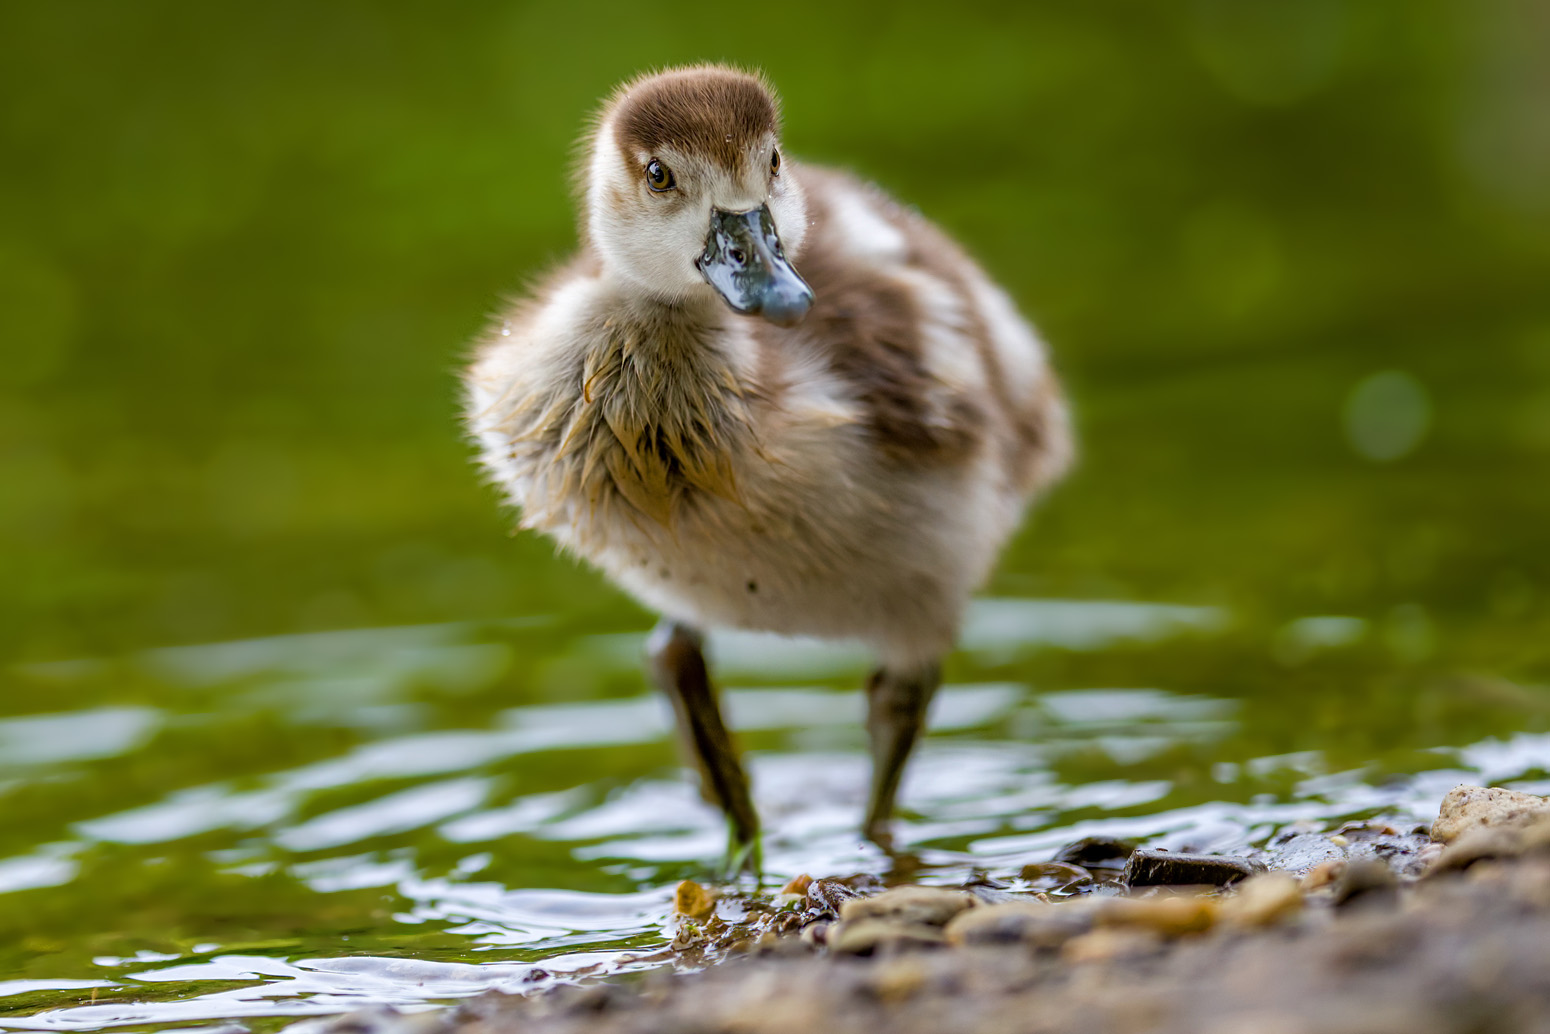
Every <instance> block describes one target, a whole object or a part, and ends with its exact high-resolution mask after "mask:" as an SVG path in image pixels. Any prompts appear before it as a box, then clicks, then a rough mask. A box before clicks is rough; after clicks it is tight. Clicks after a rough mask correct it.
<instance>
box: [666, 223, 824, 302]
mask: <svg viewBox="0 0 1550 1034" xmlns="http://www.w3.org/2000/svg"><path fill="white" fill-rule="evenodd" d="M694 264H695V266H697V267H698V268H699V271H700V273H701V274H702V275H703V276H704V277H705V279H706V281H707V282H708V283H709V284H710V286H712V287H714V288H715V289H716V291H717V292H718V293H719V294H720V295H721V297H723V298H725V299H726V300H727V304H728V305H730V306H732V308H733V309H735V310H737V311H738V312H741V313H743V314H745V315H748V316H763V317H764V318H765V319H767V320H769V321H770V322H771V323H774V324H777V325H778V326H782V327H794V326H796V325H797V324H798V323H801V322H802V317H803V316H806V315H807V310H808V309H811V308H812V307H813V289H812V288H810V287H808V286H807V283H806V282H805V281H804V280H803V279H802V278H801V277H800V276H798V275H797V271H796V270H795V269H793V268H791V263H789V262H787V261H786V256H785V253H784V252H782V251H781V248H780V238H779V237H778V236H776V234H775V221H774V220H773V219H771V218H770V208H769V206H768V205H760V206H759V207H758V208H755V209H753V210H751V211H748V212H723V211H722V210H720V209H719V208H718V209H717V210H716V211H714V212H712V213H711V217H710V236H708V237H706V238H705V252H704V254H702V255H701V256H700V257H699V258H697V259H695V260H694Z"/></svg>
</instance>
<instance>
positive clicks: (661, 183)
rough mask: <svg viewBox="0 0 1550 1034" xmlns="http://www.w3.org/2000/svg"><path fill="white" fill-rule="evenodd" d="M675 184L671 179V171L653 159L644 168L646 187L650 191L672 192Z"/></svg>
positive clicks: (675, 181)
mask: <svg viewBox="0 0 1550 1034" xmlns="http://www.w3.org/2000/svg"><path fill="white" fill-rule="evenodd" d="M677 182H678V181H677V180H675V179H673V172H672V170H671V169H669V168H668V167H667V166H666V165H663V164H662V163H661V162H659V161H657V160H656V159H655V158H653V159H651V162H650V164H648V165H647V166H646V185H647V186H648V187H650V188H651V189H652V190H655V191H663V190H672V189H673V187H674V186H675V185H676V184H677Z"/></svg>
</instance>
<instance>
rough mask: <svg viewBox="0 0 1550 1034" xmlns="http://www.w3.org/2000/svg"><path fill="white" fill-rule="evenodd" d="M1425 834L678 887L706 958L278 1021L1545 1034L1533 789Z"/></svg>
mask: <svg viewBox="0 0 1550 1034" xmlns="http://www.w3.org/2000/svg"><path fill="white" fill-rule="evenodd" d="M1431 832H1432V833H1434V834H1435V837H1433V836H1432V835H1429V834H1428V833H1427V832H1426V831H1416V830H1410V831H1404V830H1397V829H1393V828H1391V827H1386V826H1384V825H1382V824H1381V823H1373V824H1367V825H1363V826H1360V827H1353V828H1351V829H1347V830H1344V831H1339V832H1336V833H1329V834H1323V833H1321V834H1311V833H1310V834H1301V835H1300V838H1299V837H1291V838H1285V839H1284V841H1283V842H1282V843H1281V844H1280V845H1279V846H1276V847H1273V848H1271V849H1269V850H1267V851H1266V852H1264V853H1263V854H1262V855H1260V856H1255V857H1251V858H1241V859H1221V858H1209V857H1206V858H1198V857H1197V858H1190V857H1187V856H1171V857H1169V856H1166V853H1164V852H1143V851H1133V852H1130V853H1129V854H1124V853H1123V852H1122V851H1120V850H1118V849H1117V848H1116V847H1115V846H1114V845H1112V844H1109V845H1104V844H1096V843H1085V844H1078V845H1072V846H1071V847H1070V848H1067V849H1066V850H1065V851H1063V852H1062V853H1061V855H1060V856H1057V858H1058V860H1039V861H1035V862H1032V863H1031V864H1030V866H1029V868H1028V869H1026V870H1024V873H1023V876H1022V878H1020V879H1019V880H1017V881H1012V883H1011V885H1010V886H1007V885H1001V886H997V885H994V884H993V883H991V882H989V881H986V882H984V883H982V884H977V885H974V886H969V887H965V888H962V889H952V888H930V887H899V888H892V889H889V890H874V889H873V888H870V887H867V886H865V881H856V880H852V881H849V882H845V881H834V880H808V881H794V883H793V885H791V886H789V887H788V888H786V893H785V894H784V895H779V896H777V897H776V898H775V899H773V900H769V901H763V902H749V901H731V900H729V901H725V902H717V901H716V900H715V895H714V894H713V892H710V891H708V890H707V889H706V888H700V887H698V886H697V885H694V884H686V885H685V886H684V887H683V888H680V893H679V896H678V908H679V910H680V913H681V914H680V916H679V920H678V921H679V927H678V928H679V936H678V938H677V939H676V940H675V943H674V947H673V948H672V949H670V950H672V951H674V952H676V953H678V955H679V956H680V958H681V960H683V961H685V962H693V961H695V960H699V961H702V962H705V963H714V964H708V965H706V968H704V969H703V970H701V971H699V972H692V973H668V972H662V973H658V974H655V975H652V976H648V977H647V978H645V979H643V980H640V981H636V982H606V981H605V982H598V983H594V984H590V985H586V986H578V987H562V988H558V989H555V990H552V991H549V992H546V993H542V994H536V995H532V996H526V997H523V996H512V995H500V994H488V995H485V996H483V997H481V998H478V999H474V1000H471V1001H469V1002H466V1003H464V1004H462V1005H460V1006H457V1007H455V1008H451V1009H446V1010H440V1011H435V1012H428V1013H418V1014H412V1015H403V1014H398V1013H395V1012H392V1011H391V1010H372V1011H365V1012H360V1013H354V1014H350V1015H349V1016H344V1017H339V1018H336V1019H333V1020H328V1021H311V1022H309V1023H305V1024H297V1025H295V1026H294V1027H292V1028H291V1030H292V1031H294V1032H296V1034H323V1032H326V1034H517V1032H530V1031H531V1032H545V1034H550V1032H552V1034H561V1032H578V1034H579V1032H582V1031H585V1032H587V1034H627V1032H628V1034H646V1032H661V1031H685V1032H689V1031H693V1032H706V1034H710V1032H728V1034H732V1032H737V1034H758V1032H771V1034H774V1032H791V1031H796V1032H803V1034H806V1032H816V1031H825V1032H828V1031H833V1032H850V1031H855V1032H866V1034H877V1032H878V1031H885V1030H886V1031H890V1032H895V1031H902V1032H912V1031H922V1032H925V1031H986V1032H989V1031H1014V1030H1015V1031H1027V1032H1051V1034H1054V1032H1062V1034H1064V1032H1086V1031H1113V1032H1117V1034H1126V1032H1138V1034H1139V1032H1143V1031H1156V1032H1175V1031H1177V1032H1185V1031H1188V1032H1190V1034H1237V1032H1256V1034H1304V1032H1306V1034H1315V1032H1318V1034H1343V1032H1351V1034H1357V1032H1361V1034H1389V1032H1393V1034H1401V1032H1403V1034H1418V1032H1419V1034H1429V1032H1438V1034H1442V1032H1449V1034H1451V1032H1459V1034H1465V1032H1469V1034H1486V1032H1491V1034H1496V1032H1514V1031H1534V1032H1550V812H1547V804H1546V802H1545V801H1544V800H1543V799H1541V798H1537V797H1530V796H1528V795H1524V794H1517V793H1514V792H1512V791H1508V790H1494V789H1487V788H1482V787H1460V788H1459V789H1457V790H1455V791H1453V792H1452V793H1450V794H1449V795H1448V797H1447V799H1446V800H1445V801H1444V802H1443V804H1442V807H1441V810H1440V814H1439V818H1438V821H1437V822H1436V823H1434V824H1433V826H1432V827H1431ZM1084 852H1085V853H1084ZM1082 859H1086V861H1087V864H1086V865H1083V864H1082V862H1081V860H1082ZM1116 861H1123V862H1124V863H1125V864H1124V867H1123V868H1118V867H1117V866H1115V865H1114V864H1113V863H1114V862H1116ZM1100 862H1107V863H1108V864H1107V866H1105V865H1102V864H1100ZM1054 880H1063V881H1064V882H1061V883H1060V884H1059V886H1058V887H1052V888H1051V889H1048V890H1040V889H1035V887H1036V885H1037V884H1039V883H1040V882H1041V881H1042V882H1044V883H1050V882H1051V881H1054ZM858 884H859V885H858ZM724 915H730V916H733V917H734V918H731V919H728V918H723V916H724ZM717 960H720V961H717Z"/></svg>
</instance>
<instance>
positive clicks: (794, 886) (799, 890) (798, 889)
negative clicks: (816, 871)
mask: <svg viewBox="0 0 1550 1034" xmlns="http://www.w3.org/2000/svg"><path fill="white" fill-rule="evenodd" d="M812 885H813V878H812V877H811V876H809V875H808V874H807V873H805V872H804V873H803V874H802V875H800V876H795V877H793V878H792V879H791V882H789V883H787V884H786V885H785V886H784V887H782V888H780V892H781V893H782V894H800V895H802V896H804V897H805V896H806V895H807V888H808V887H811V886H812Z"/></svg>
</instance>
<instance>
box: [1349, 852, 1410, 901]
mask: <svg viewBox="0 0 1550 1034" xmlns="http://www.w3.org/2000/svg"><path fill="white" fill-rule="evenodd" d="M1398 893H1399V881H1398V880H1397V879H1395V878H1394V871H1393V870H1392V869H1390V868H1389V867H1388V866H1387V865H1385V864H1384V863H1382V862H1379V861H1374V860H1372V859H1365V860H1362V861H1355V862H1351V863H1350V864H1349V865H1347V866H1346V867H1345V871H1344V872H1342V873H1341V874H1340V878H1339V879H1338V880H1336V881H1335V894H1334V902H1335V904H1336V905H1340V906H1342V907H1347V906H1350V905H1352V904H1355V903H1357V902H1360V903H1361V904H1363V905H1370V904H1373V903H1375V902H1379V901H1382V902H1384V903H1387V902H1389V901H1392V900H1393V898H1394V897H1395V895H1397V894H1398Z"/></svg>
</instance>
